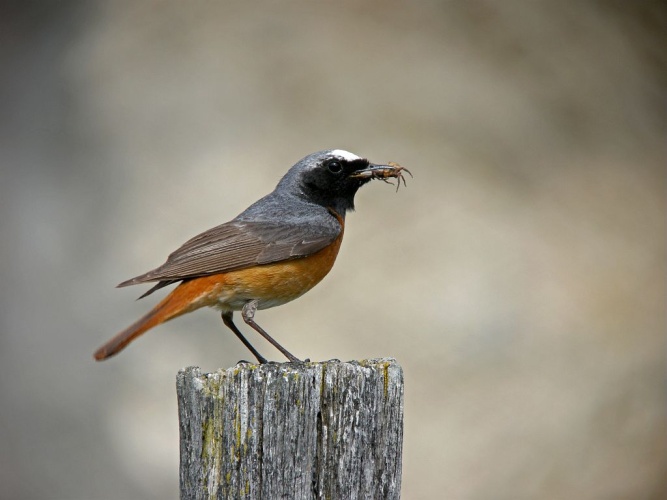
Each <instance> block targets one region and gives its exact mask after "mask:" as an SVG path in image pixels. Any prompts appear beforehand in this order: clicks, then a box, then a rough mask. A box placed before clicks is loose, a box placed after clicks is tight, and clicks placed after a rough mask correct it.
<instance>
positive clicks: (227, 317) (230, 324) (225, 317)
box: [222, 311, 266, 365]
mask: <svg viewBox="0 0 667 500" xmlns="http://www.w3.org/2000/svg"><path fill="white" fill-rule="evenodd" d="M233 314H234V313H233V312H232V311H228V312H223V313H222V322H223V323H224V324H225V325H226V326H227V328H229V329H230V330H231V331H233V332H234V334H235V335H236V336H237V337H238V338H239V340H241V342H243V345H244V346H246V347H247V348H248V349H249V350H250V352H251V353H252V354H253V356H255V357H256V358H257V361H259V364H260V365H263V364H264V363H266V358H265V357H264V356H262V355H261V354H260V353H259V352H258V351H257V349H255V348H254V347H253V346H252V344H251V343H250V342H248V339H246V338H245V337H244V336H243V334H242V333H241V332H240V331H239V329H238V328H236V325H235V324H234V321H233V320H232V316H233ZM244 319H245V318H244Z"/></svg>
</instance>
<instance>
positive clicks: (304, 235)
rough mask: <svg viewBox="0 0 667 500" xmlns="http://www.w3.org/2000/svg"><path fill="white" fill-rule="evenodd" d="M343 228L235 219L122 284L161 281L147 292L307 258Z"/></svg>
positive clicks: (208, 232)
mask: <svg viewBox="0 0 667 500" xmlns="http://www.w3.org/2000/svg"><path fill="white" fill-rule="evenodd" d="M340 230H341V227H340V226H338V228H337V230H336V229H334V228H333V227H331V226H329V227H326V226H325V227H322V226H321V225H320V226H318V225H313V226H309V225H308V224H305V225H304V224H289V225H288V224H284V223H280V224H275V223H268V222H252V221H231V222H227V223H225V224H222V225H220V226H217V227H214V228H213V229H209V230H208V231H205V232H203V233H201V234H200V235H198V236H195V237H194V238H192V239H191V240H189V241H187V242H186V243H185V244H183V246H181V247H180V248H179V249H178V250H176V251H175V252H173V253H172V254H171V255H169V257H168V258H167V262H165V263H164V264H163V265H161V266H160V267H158V268H157V269H154V270H152V271H149V272H147V273H145V274H142V275H140V276H137V277H136V278H132V279H130V280H127V281H124V282H123V283H121V284H120V285H118V286H119V287H124V286H129V285H136V284H138V283H146V282H151V281H158V282H159V283H158V284H157V285H156V286H155V287H153V288H152V289H151V290H149V291H148V292H147V293H146V294H144V295H143V296H145V295H148V294H149V293H151V292H153V291H155V290H157V289H158V288H162V287H163V286H166V285H169V284H171V283H173V282H175V281H180V280H184V279H189V278H195V277H198V276H206V275H210V274H218V273H224V272H227V271H232V270H234V269H242V268H245V267H249V266H253V265H258V264H268V263H271V262H277V261H281V260H288V259H295V258H299V257H306V256H308V255H311V254H313V253H315V252H317V251H318V250H321V249H322V248H324V247H326V246H327V245H329V244H330V243H332V242H333V241H334V240H335V239H336V237H337V236H338V235H339V234H340Z"/></svg>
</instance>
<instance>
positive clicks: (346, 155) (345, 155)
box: [331, 149, 361, 161]
mask: <svg viewBox="0 0 667 500" xmlns="http://www.w3.org/2000/svg"><path fill="white" fill-rule="evenodd" d="M331 154H332V155H335V156H338V157H339V158H342V159H343V160H345V161H354V160H361V157H360V156H357V155H355V154H353V153H350V152H349V151H345V150H344V149H334V150H333V151H331Z"/></svg>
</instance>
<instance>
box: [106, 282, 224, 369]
mask: <svg viewBox="0 0 667 500" xmlns="http://www.w3.org/2000/svg"><path fill="white" fill-rule="evenodd" d="M211 278H214V277H213V276H209V277H206V278H197V279H194V280H190V281H185V282H183V283H181V284H180V285H178V287H176V288H175V289H174V290H173V291H172V292H171V293H170V294H169V295H167V296H166V297H165V298H164V299H163V300H162V302H160V303H159V304H158V305H156V306H155V307H154V308H153V309H152V310H151V311H150V312H149V313H148V314H146V315H145V316H144V317H143V318H141V319H140V320H139V321H137V322H136V323H134V324H133V325H131V326H129V327H128V328H127V329H125V330H123V331H122V332H120V333H119V334H118V335H116V336H115V337H114V338H112V339H111V340H109V341H108V342H107V343H106V344H104V345H103V346H102V347H100V348H99V349H98V350H97V351H95V354H94V356H95V359H96V360H97V361H103V360H105V359H107V358H110V357H111V356H114V355H116V354H118V353H119V352H120V351H122V350H123V349H124V348H125V347H126V346H127V345H128V344H129V343H130V342H132V341H133V340H134V339H136V338H137V337H138V336H139V335H141V334H142V333H144V332H146V331H147V330H150V329H151V328H153V327H154V326H157V325H159V324H160V323H164V322H165V321H169V320H170V319H173V318H176V317H177V316H180V315H182V314H185V313H187V312H190V311H194V310H195V309H199V308H200V307H202V306H205V305H208V301H207V300H206V292H207V291H209V290H210V288H211V285H212V284H214V280H211Z"/></svg>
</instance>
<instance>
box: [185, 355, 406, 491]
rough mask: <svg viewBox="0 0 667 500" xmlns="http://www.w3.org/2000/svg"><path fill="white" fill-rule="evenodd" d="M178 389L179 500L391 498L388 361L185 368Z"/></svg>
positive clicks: (393, 471)
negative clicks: (204, 371) (214, 369)
mask: <svg viewBox="0 0 667 500" xmlns="http://www.w3.org/2000/svg"><path fill="white" fill-rule="evenodd" d="M177 392H178V407H179V420H180V433H181V471H180V483H181V498H182V499H187V500H190V499H209V498H234V499H237V498H249V499H250V498H252V499H267V500H268V499H275V498H287V499H310V498H325V499H356V498H359V499H362V498H363V499H366V498H382V499H397V498H399V497H400V489H401V451H402V443H403V371H402V369H401V367H400V366H399V365H398V364H397V363H396V361H395V360H393V359H391V358H386V359H373V360H367V361H359V362H356V361H353V362H349V363H342V362H340V361H326V362H323V363H284V364H276V363H269V364H265V365H252V364H248V363H241V364H239V365H237V366H235V367H234V368H229V369H227V370H219V371H217V372H215V373H208V374H202V373H201V371H200V370H199V368H196V367H190V368H185V369H183V370H181V371H180V372H179V373H178V378H177Z"/></svg>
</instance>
